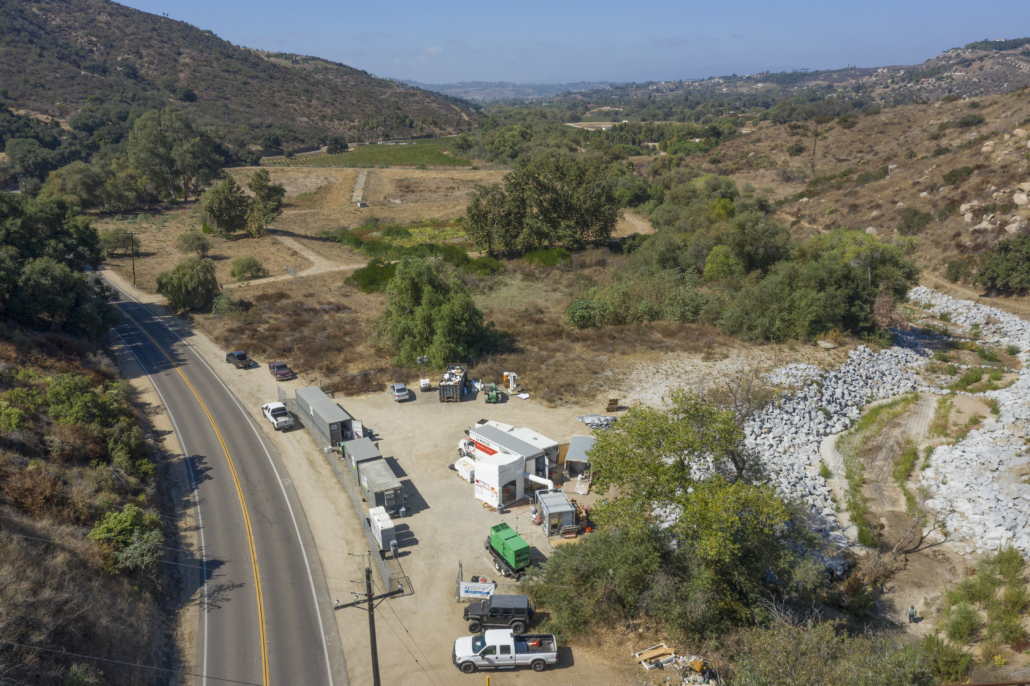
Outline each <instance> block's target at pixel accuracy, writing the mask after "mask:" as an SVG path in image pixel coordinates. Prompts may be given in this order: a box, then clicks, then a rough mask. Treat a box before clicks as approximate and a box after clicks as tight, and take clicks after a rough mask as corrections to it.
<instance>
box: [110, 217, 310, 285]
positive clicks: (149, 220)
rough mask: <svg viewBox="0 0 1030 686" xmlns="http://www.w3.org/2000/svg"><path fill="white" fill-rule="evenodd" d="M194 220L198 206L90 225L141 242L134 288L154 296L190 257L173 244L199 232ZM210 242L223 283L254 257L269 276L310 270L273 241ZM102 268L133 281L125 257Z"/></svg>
mask: <svg viewBox="0 0 1030 686" xmlns="http://www.w3.org/2000/svg"><path fill="white" fill-rule="evenodd" d="M198 216H199V207H198V206H197V205H196V204H192V205H190V206H189V207H188V208H176V209H166V210H163V211H161V210H158V211H154V212H140V213H137V214H134V215H118V217H104V218H101V219H98V220H96V221H94V226H95V227H96V228H97V230H98V231H100V232H103V231H104V230H106V229H111V228H122V229H125V230H127V231H133V232H136V235H137V237H138V238H139V241H140V254H139V255H137V256H136V259H135V263H136V284H137V285H138V286H139V288H141V289H143V290H144V291H147V292H149V293H154V292H156V291H157V275H158V274H160V273H161V272H166V271H171V270H172V269H174V268H175V265H177V264H178V263H179V262H181V261H183V260H184V259H186V258H187V257H188V255H183V254H182V253H180V252H179V251H178V250H177V249H176V247H175V240H176V239H177V238H178V237H179V236H181V235H182V234H183V233H185V232H187V231H190V230H197V229H199V228H200V221H199V219H198ZM119 217H120V218H119ZM208 240H210V241H211V253H210V255H209V257H210V258H211V259H212V260H213V261H214V263H215V274H216V276H217V278H218V282H219V283H221V284H226V283H232V282H233V281H235V279H233V278H232V277H231V276H229V270H230V268H231V266H230V265H231V262H232V261H233V259H235V258H237V257H245V256H250V257H255V258H257V259H258V260H259V261H260V262H261V264H262V265H264V267H265V269H266V270H267V271H268V273H269V274H270V275H273V276H274V275H279V274H284V273H285V272H286V267H287V265H291V266H294V267H296V268H297V269H298V270H300V269H306V268H307V267H309V266H310V265H311V263H310V262H309V261H308V260H306V259H304V257H302V256H301V255H298V254H297V253H296V252H295V251H294V250H292V249H291V248H288V247H286V246H284V245H283V244H281V243H280V242H279V241H278V240H277V239H276V238H275V237H274V236H266V237H265V238H258V239H254V238H248V237H246V236H244V235H240V236H237V237H235V238H231V239H230V238H219V237H218V236H214V235H211V236H208ZM106 264H107V265H108V266H110V267H111V268H112V269H114V270H115V271H116V272H118V273H119V274H121V275H122V276H124V277H125V278H127V279H129V280H130V281H131V278H132V260H131V259H130V258H129V257H128V256H127V255H121V254H119V255H116V256H112V257H108V258H107V259H106Z"/></svg>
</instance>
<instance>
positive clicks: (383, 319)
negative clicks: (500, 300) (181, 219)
mask: <svg viewBox="0 0 1030 686" xmlns="http://www.w3.org/2000/svg"><path fill="white" fill-rule="evenodd" d="M371 266H372V265H369V267H371ZM369 267H366V269H368V268H369ZM386 296H387V306H386V309H385V310H383V312H382V313H381V314H380V315H379V317H377V318H376V320H375V321H374V322H373V324H372V332H371V334H370V336H369V340H370V342H372V344H373V345H374V346H375V348H376V349H377V350H379V351H381V352H382V353H392V354H393V363H394V364H398V365H401V364H403V365H409V366H414V365H415V360H416V359H417V358H418V356H420V355H428V357H429V362H430V364H431V365H432V366H433V367H435V368H440V367H443V366H444V365H445V364H447V362H449V361H453V360H468V359H473V358H474V357H475V356H476V355H478V354H486V353H493V352H497V351H498V350H500V349H502V348H503V347H504V345H505V344H506V341H505V339H504V337H503V336H502V335H501V334H499V333H498V332H497V331H496V329H495V328H494V327H493V324H492V323H491V324H485V323H484V322H483V313H482V311H481V310H479V308H477V307H476V304H475V302H474V301H473V300H472V297H471V296H470V295H469V294H468V290H467V289H466V287H465V284H464V283H463V282H462V281H461V280H460V279H458V278H457V277H456V276H454V275H453V274H452V273H450V272H449V270H444V269H439V268H438V267H437V266H436V265H434V264H433V263H432V262H430V261H428V260H420V259H410V258H406V259H403V260H401V261H400V262H399V263H397V265H396V268H395V271H394V275H393V278H392V279H390V281H389V283H387V284H386Z"/></svg>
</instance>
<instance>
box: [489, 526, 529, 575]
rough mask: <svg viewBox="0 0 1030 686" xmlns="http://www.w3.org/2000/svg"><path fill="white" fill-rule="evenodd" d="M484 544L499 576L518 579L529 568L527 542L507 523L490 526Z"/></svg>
mask: <svg viewBox="0 0 1030 686" xmlns="http://www.w3.org/2000/svg"><path fill="white" fill-rule="evenodd" d="M485 546H486V550H487V552H488V553H490V557H492V558H493V560H494V569H496V570H497V573H498V574H500V575H501V576H510V577H512V578H513V579H515V580H516V581H518V580H519V579H521V578H522V575H523V574H525V573H526V570H527V569H528V568H529V544H528V543H526V542H525V541H524V540H523V539H522V536H519V535H518V534H517V533H516V532H515V530H514V529H512V528H511V527H510V526H508V525H507V524H505V523H503V522H502V523H501V524H498V525H496V526H492V527H490V536H489V538H487V539H486V543H485Z"/></svg>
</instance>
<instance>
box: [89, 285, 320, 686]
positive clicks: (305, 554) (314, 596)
mask: <svg viewBox="0 0 1030 686" xmlns="http://www.w3.org/2000/svg"><path fill="white" fill-rule="evenodd" d="M105 281H106V279H105ZM108 283H111V282H110V281H108ZM111 285H112V286H114V287H115V288H116V289H118V290H119V291H121V292H122V293H125V295H126V296H128V297H129V298H130V299H131V300H132V301H133V302H135V303H136V304H137V305H139V306H140V307H142V308H143V309H145V310H146V311H147V312H150V314H151V316H153V317H154V318H155V319H157V321H159V322H161V323H162V324H164V327H165V328H166V329H168V331H169V332H170V333H171V334H172V335H173V336H175V337H176V338H178V339H179V340H180V341H182V343H183V344H184V345H185V346H186V347H187V348H189V349H190V351H191V352H193V355H194V356H195V357H196V358H197V359H198V360H200V362H201V363H202V364H203V365H204V366H205V367H207V369H208V371H209V372H211V376H213V377H214V378H215V379H217V380H218V383H220V384H221V385H222V388H224V389H225V392H226V393H228V394H229V397H230V398H232V399H233V402H235V403H236V406H237V407H238V408H239V409H240V412H242V413H243V416H244V417H246V418H247V423H248V424H250V429H251V431H253V432H254V435H255V436H256V437H257V439H258V443H260V444H261V447H262V449H264V451H265V456H266V457H267V458H268V464H269V465H271V467H272V471H273V472H275V478H276V480H277V481H278V482H279V488H280V489H281V490H282V494H283V499H284V500H285V501H286V507H287V509H289V511H290V519H292V520H293V530H294V531H295V532H296V534H297V543H299V544H300V549H301V553H302V554H303V555H302V556H303V558H304V567H305V568H306V569H307V572H308V583H310V584H311V600H312V602H313V603H314V604H315V614H316V615H317V617H318V631H319V633H320V634H321V635H322V655H323V656H324V657H325V671H326V676H327V677H328V678H329V686H333V670H332V666H331V665H330V664H329V644H328V642H327V641H326V639H325V627H324V626H323V625H322V611H321V610H320V609H319V607H318V593H317V592H316V591H315V579H314V577H313V576H312V575H311V564H310V563H309V562H308V551H307V546H305V545H304V539H303V538H302V537H301V535H300V526H298V525H297V517H296V516H295V515H294V514H293V506H292V505H291V504H290V498H289V496H288V495H287V494H286V487H285V486H284V485H283V481H282V477H280V476H279V470H278V469H276V468H275V463H274V462H273V461H272V455H271V453H269V452H268V446H267V445H266V444H265V441H264V440H262V438H263V437H262V435H261V433H260V432H258V429H257V427H256V426H255V425H254V420H253V419H252V418H251V416H250V414H249V413H248V412H247V411H246V409H244V407H243V405H241V404H240V400H239V398H237V397H236V394H235V393H233V392H232V391H230V390H229V387H228V386H226V385H225V382H224V381H222V379H221V377H219V376H218V374H216V373H215V370H214V369H212V368H211V365H209V364H208V363H207V360H205V359H204V357H203V356H202V355H201V354H200V353H198V352H197V351H196V350H195V349H194V347H193V346H192V345H190V344H189V342H188V341H186V340H184V339H183V337H182V336H180V335H179V334H178V333H176V332H175V331H174V330H173V329H172V327H170V326H168V323H167V322H165V320H164V319H163V318H162V317H161V316H160V315H158V314H157V313H155V312H154V311H153V310H151V309H150V308H149V307H147V306H146V305H144V304H143V303H141V302H140V301H139V300H136V298H133V297H132V295H130V294H129V293H126V292H125V291H123V290H122V289H121V288H118V286H116V285H115V284H113V283H112V284H111ZM115 333H117V332H115ZM119 338H121V336H119ZM144 371H146V370H144ZM148 376H149V375H148ZM155 388H156V387H155ZM162 402H164V400H163V399H162ZM169 416H170V415H169ZM198 512H199V510H198ZM205 576H206V575H205ZM206 589H207V587H206V586H205V593H206ZM204 621H205V623H206V622H207V616H206V615H205V616H204ZM204 640H205V641H207V626H206V624H205V628H204ZM204 660H205V663H206V661H207V649H206V648H205V650H204ZM204 673H205V674H207V669H205V670H204Z"/></svg>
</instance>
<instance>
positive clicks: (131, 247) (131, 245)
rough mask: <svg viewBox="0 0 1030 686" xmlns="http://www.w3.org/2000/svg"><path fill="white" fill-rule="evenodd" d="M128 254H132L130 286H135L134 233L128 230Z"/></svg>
mask: <svg viewBox="0 0 1030 686" xmlns="http://www.w3.org/2000/svg"><path fill="white" fill-rule="evenodd" d="M129 254H130V255H132V287H133V288H135V287H136V234H135V233H133V232H132V231H130V232H129Z"/></svg>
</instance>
